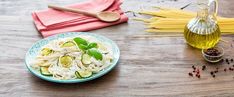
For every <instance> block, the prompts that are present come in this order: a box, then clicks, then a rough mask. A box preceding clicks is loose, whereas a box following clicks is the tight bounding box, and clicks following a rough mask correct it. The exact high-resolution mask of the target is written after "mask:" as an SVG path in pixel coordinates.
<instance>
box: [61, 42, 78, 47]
mask: <svg viewBox="0 0 234 97" xmlns="http://www.w3.org/2000/svg"><path fill="white" fill-rule="evenodd" d="M71 46H75V43H74V42H72V41H67V42H65V43H64V44H63V45H62V46H61V47H71Z"/></svg>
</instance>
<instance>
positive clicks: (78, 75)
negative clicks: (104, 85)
mask: <svg viewBox="0 0 234 97" xmlns="http://www.w3.org/2000/svg"><path fill="white" fill-rule="evenodd" d="M75 75H76V77H77V78H78V79H81V78H82V77H81V76H80V74H79V72H78V71H76V72H75Z"/></svg>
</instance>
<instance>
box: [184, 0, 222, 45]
mask: <svg viewBox="0 0 234 97" xmlns="http://www.w3.org/2000/svg"><path fill="white" fill-rule="evenodd" d="M200 1H202V0H200ZM204 1H208V0H203V2H198V7H199V10H198V12H197V17H196V18H193V19H192V20H190V21H189V23H188V24H187V25H186V26H185V29H184V38H185V40H186V41H187V43H188V44H189V45H191V46H192V47H195V48H199V49H207V48H212V47H214V46H215V45H216V44H217V43H218V42H219V40H220V35H221V32H220V29H219V25H218V24H217V20H216V15H217V11H218V3H217V0H209V3H208V2H207V3H208V4H207V3H205V2H204ZM213 2H214V3H215V12H214V14H213V15H210V14H209V7H210V5H211V4H212V3H213Z"/></svg>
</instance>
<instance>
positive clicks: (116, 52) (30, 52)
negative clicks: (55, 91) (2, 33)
mask: <svg viewBox="0 0 234 97" xmlns="http://www.w3.org/2000/svg"><path fill="white" fill-rule="evenodd" d="M79 35H86V36H91V37H95V38H96V39H98V40H99V41H101V42H103V43H106V44H110V45H111V46H112V51H113V57H114V59H113V61H112V64H111V65H110V66H109V67H107V68H105V69H104V70H102V71H100V72H99V73H97V74H93V75H92V76H91V77H89V78H84V79H72V80H58V79H54V78H52V77H48V76H44V75H41V73H40V72H39V71H37V70H34V69H33V68H32V67H31V66H30V64H29V63H30V62H31V61H32V60H34V58H35V57H36V55H37V54H38V53H39V51H40V50H41V47H43V46H44V45H46V44H48V43H49V42H50V41H52V40H56V39H61V38H68V37H74V36H79ZM119 56H120V51H119V48H118V46H117V45H116V44H115V43H114V42H113V41H112V40H110V39H108V38H106V37H104V36H100V35H97V34H92V33H85V32H69V33H63V34H58V35H54V36H51V37H48V38H45V39H42V40H40V41H38V42H36V43H35V44H34V45H33V46H32V47H31V48H30V49H29V50H28V52H27V53H26V56H25V64H26V66H27V68H28V70H29V71H30V72H31V73H32V74H33V75H35V76H37V77H39V78H41V79H44V80H47V81H51V82H56V83H79V82H85V81H89V80H93V79H96V78H98V77H101V76H102V75H104V74H106V73H108V72H109V71H111V70H112V69H113V68H114V67H115V66H116V64H117V62H118V60H119Z"/></svg>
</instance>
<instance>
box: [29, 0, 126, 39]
mask: <svg viewBox="0 0 234 97" xmlns="http://www.w3.org/2000/svg"><path fill="white" fill-rule="evenodd" d="M121 3H122V1H121V0H91V1H86V2H82V3H79V4H74V5H69V6H67V7H71V8H78V9H82V10H86V11H92V12H101V11H113V12H118V13H120V14H121V19H120V20H119V21H116V22H112V23H106V22H102V21H100V20H98V19H96V18H93V17H89V16H85V15H82V14H77V13H71V12H64V11H58V10H54V9H48V10H43V11H37V12H33V13H32V17H33V20H34V23H35V26H36V28H37V30H38V31H39V32H40V33H41V34H42V36H43V37H47V36H50V35H54V34H58V33H63V32H72V31H77V32H79V31H89V30H94V29H99V28H103V27H107V26H111V25H115V24H119V23H123V22H126V21H127V20H128V17H127V16H126V15H125V14H124V13H123V12H122V10H121V9H120V5H121Z"/></svg>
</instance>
